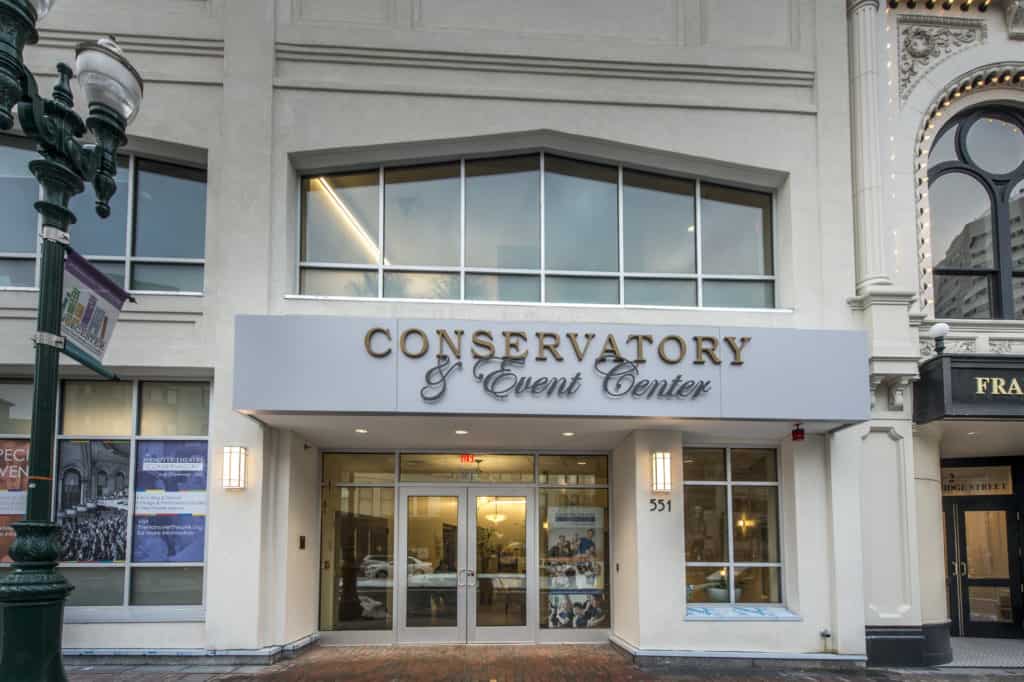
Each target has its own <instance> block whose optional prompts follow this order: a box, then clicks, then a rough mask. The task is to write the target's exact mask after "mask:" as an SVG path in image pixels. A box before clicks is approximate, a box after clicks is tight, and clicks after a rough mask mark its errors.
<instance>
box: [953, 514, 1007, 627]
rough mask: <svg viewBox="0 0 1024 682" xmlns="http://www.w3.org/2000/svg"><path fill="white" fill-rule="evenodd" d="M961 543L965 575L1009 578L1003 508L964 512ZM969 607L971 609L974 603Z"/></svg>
mask: <svg viewBox="0 0 1024 682" xmlns="http://www.w3.org/2000/svg"><path fill="white" fill-rule="evenodd" d="M964 543H965V544H966V547H967V577H968V578H971V579H975V578H996V579H1000V578H1001V579H1004V580H1005V579H1008V578H1009V577H1010V559H1009V557H1010V552H1009V549H1008V547H1009V543H1008V540H1007V536H1006V512H1005V511H1003V510H992V511H965V512H964ZM971 589H972V590H973V589H975V588H973V587H972V588H971ZM971 610H972V612H973V610H974V609H973V606H972V609H971Z"/></svg>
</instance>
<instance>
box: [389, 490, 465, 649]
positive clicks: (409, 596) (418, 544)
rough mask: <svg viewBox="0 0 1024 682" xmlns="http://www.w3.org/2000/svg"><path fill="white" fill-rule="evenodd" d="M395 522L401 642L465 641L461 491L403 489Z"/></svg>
mask: <svg viewBox="0 0 1024 682" xmlns="http://www.w3.org/2000/svg"><path fill="white" fill-rule="evenodd" d="M399 519H400V523H401V525H400V527H399V538H398V557H397V560H398V575H399V583H398V592H399V597H400V599H401V601H400V603H399V605H398V613H399V639H400V641H407V642H462V641H465V639H466V621H465V618H464V617H463V615H462V614H463V613H465V609H466V591H465V583H466V580H467V577H466V563H467V562H466V531H465V529H466V491H465V489H458V488H452V489H448V488H432V489H423V490H420V489H415V488H412V489H404V490H402V497H401V505H400V507H399Z"/></svg>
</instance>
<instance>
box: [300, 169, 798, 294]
mask: <svg viewBox="0 0 1024 682" xmlns="http://www.w3.org/2000/svg"><path fill="white" fill-rule="evenodd" d="M549 153H550V154H552V155H553V156H557V157H561V158H569V159H573V160H577V161H580V162H583V163H594V164H599V165H604V166H609V167H613V168H615V169H616V172H617V175H618V182H617V189H616V191H617V197H618V202H617V203H618V208H617V214H618V215H617V228H616V229H617V249H618V269H617V270H616V271H594V270H551V269H548V268H547V263H546V253H545V242H546V236H547V234H546V225H545V222H546V218H545V213H546V211H545V184H546V180H545V158H546V156H547V155H548V154H549ZM532 154H539V157H540V161H539V171H538V172H539V176H540V188H539V197H540V201H539V204H540V206H539V209H540V237H539V238H540V267H538V268H491V267H471V266H467V265H466V247H465V245H466V210H465V206H466V161H467V160H469V161H472V160H477V159H500V158H507V157H514V156H527V155H532ZM454 161H457V162H458V164H459V216H460V224H459V237H460V243H459V265H458V266H420V265H390V264H388V265H385V264H384V251H385V241H384V237H385V235H384V190H385V188H384V170H385V168H399V167H403V164H387V166H384V165H379V164H378V165H373V166H369V167H367V166H365V165H364V166H362V167H356V168H343V169H340V170H337V171H333V172H324V173H317V174H303V175H301V176H300V177H299V182H298V211H297V214H296V220H297V227H296V231H295V239H296V242H295V249H296V251H295V253H296V259H295V270H294V280H293V291H295V292H298V293H296V294H291V295H288V296H287V297H286V298H295V299H312V300H339V301H372V300H388V301H410V302H412V301H415V302H417V303H422V302H439V303H473V304H483V305H530V306H562V307H564V306H585V307H605V308H624V307H625V308H650V309H665V308H670V309H679V308H683V309H687V308H688V309H696V308H702V309H709V308H710V309H716V308H715V307H707V306H704V283H705V282H706V281H728V282H764V283H769V284H770V285H771V290H772V300H773V303H774V306H773V307H771V308H746V307H741V308H725V309H729V310H734V309H740V310H772V311H776V310H779V309H780V308H779V305H778V293H779V292H778V286H777V282H776V280H777V277H778V274H777V254H778V219H777V215H776V212H777V205H778V200H777V197H776V194H775V192H773V191H769V190H765V189H753V188H750V187H744V186H742V185H737V184H731V183H729V182H718V181H714V182H712V181H710V180H709V181H708V182H712V184H715V185H721V186H724V187H732V188H735V189H741V190H746V191H755V192H760V193H762V194H765V195H767V196H768V197H770V199H771V212H770V214H771V222H772V224H771V232H772V233H771V245H772V254H771V255H772V257H771V272H772V274H770V275H734V274H718V273H708V272H704V271H703V258H702V254H701V248H702V232H703V220H702V215H701V183H702V179H701V178H700V177H697V176H688V175H684V174H679V173H674V172H666V171H657V170H648V169H643V168H636V169H635V170H637V171H640V172H644V173H652V174H656V175H663V176H665V177H673V178H679V179H682V180H689V181H691V182H693V183H694V194H693V200H694V221H695V223H694V229H695V233H696V234H695V238H694V244H695V249H696V254H695V255H696V259H695V271H694V272H692V273H672V272H632V271H626V270H625V265H624V229H623V187H624V185H623V175H624V171H627V170H634V168H633V167H632V166H629V165H627V164H622V163H614V162H607V161H601V160H593V159H589V158H580V157H577V156H575V155H573V154H570V153H564V152H548V151H545V150H539V151H509V152H508V153H500V152H498V153H492V154H487V155H486V156H479V157H477V156H473V157H467V156H463V157H459V158H457V159H448V160H447V161H445V160H443V159H438V160H431V161H430V162H423V161H410V162H409V163H408V164H407V165H409V166H415V165H427V164H428V163H429V164H433V163H445V162H449V163H450V162H454ZM371 171H376V172H377V173H378V184H377V191H378V207H377V211H378V215H377V220H378V240H377V246H378V251H379V257H378V259H377V263H376V264H365V263H344V262H325V261H314V260H303V258H302V235H303V229H304V226H303V212H304V211H303V203H304V200H305V195H304V190H303V184H304V183H303V181H304V180H306V179H308V178H313V177H323V176H326V175H332V174H339V175H340V174H344V173H351V172H364V173H365V172H371ZM303 270H342V271H350V272H351V271H361V272H374V273H376V277H377V295H376V296H334V295H323V294H307V293H303V292H302V287H301V283H302V272H303ZM388 272H424V273H437V274H455V275H458V277H459V286H458V290H459V295H458V297H453V298H446V299H408V298H393V297H385V296H384V275H385V273H388ZM467 274H469V275H472V274H482V275H527V276H533V277H537V278H539V280H540V301H511V300H510V301H502V300H497V301H483V300H475V299H467V298H466V295H465V294H466V275H467ZM559 276H562V277H572V278H578V279H587V278H590V279H605V280H615V281H616V284H617V289H618V302H617V303H563V302H556V301H548V300H546V299H547V278H548V277H559ZM645 279H663V280H673V281H689V282H695V283H696V287H697V301H696V304H695V305H692V306H664V305H645V304H635V303H626V302H625V285H626V281H628V280H645Z"/></svg>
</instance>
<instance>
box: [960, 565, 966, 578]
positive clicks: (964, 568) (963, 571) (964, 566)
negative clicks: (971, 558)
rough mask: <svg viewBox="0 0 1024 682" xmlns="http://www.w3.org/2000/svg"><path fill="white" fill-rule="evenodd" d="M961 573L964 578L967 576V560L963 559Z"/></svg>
mask: <svg viewBox="0 0 1024 682" xmlns="http://www.w3.org/2000/svg"><path fill="white" fill-rule="evenodd" d="M960 575H961V576H963V577H964V578H966V577H967V562H966V561H961V562H960Z"/></svg>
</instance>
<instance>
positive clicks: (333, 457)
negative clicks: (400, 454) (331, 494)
mask: <svg viewBox="0 0 1024 682" xmlns="http://www.w3.org/2000/svg"><path fill="white" fill-rule="evenodd" d="M394 480H395V456H394V455H393V454H390V453H388V454H359V455H349V454H343V453H334V452H332V453H325V454H324V481H325V482H326V483H327V484H328V485H333V484H335V483H390V482H393V481H394Z"/></svg>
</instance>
